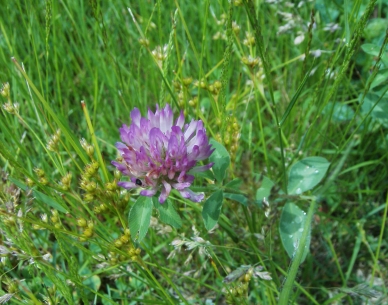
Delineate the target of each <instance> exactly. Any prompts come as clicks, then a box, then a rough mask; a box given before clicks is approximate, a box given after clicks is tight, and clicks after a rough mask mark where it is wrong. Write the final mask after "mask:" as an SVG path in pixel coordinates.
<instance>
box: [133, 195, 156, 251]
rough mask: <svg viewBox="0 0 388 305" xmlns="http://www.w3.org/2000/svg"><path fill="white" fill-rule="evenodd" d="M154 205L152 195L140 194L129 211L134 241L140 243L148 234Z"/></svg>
mask: <svg viewBox="0 0 388 305" xmlns="http://www.w3.org/2000/svg"><path fill="white" fill-rule="evenodd" d="M152 206H153V204H152V198H151V197H144V196H140V197H139V198H138V199H137V200H136V202H135V204H134V205H133V207H132V208H131V210H130V211H129V215H128V223H129V230H130V231H131V237H132V240H133V241H135V240H137V241H138V242H139V243H140V242H141V241H142V240H143V238H144V237H145V236H146V234H147V231H148V227H149V226H150V222H151V214H152Z"/></svg>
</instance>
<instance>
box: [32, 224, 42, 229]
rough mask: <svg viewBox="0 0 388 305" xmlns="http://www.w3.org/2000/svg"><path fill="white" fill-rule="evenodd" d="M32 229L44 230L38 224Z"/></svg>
mask: <svg viewBox="0 0 388 305" xmlns="http://www.w3.org/2000/svg"><path fill="white" fill-rule="evenodd" d="M32 228H33V229H34V230H41V229H43V227H41V226H40V225H38V224H36V223H34V224H33V225H32Z"/></svg>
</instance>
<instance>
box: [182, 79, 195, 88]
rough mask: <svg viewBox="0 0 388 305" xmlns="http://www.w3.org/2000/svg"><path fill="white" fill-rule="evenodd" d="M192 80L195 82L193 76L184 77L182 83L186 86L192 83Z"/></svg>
mask: <svg viewBox="0 0 388 305" xmlns="http://www.w3.org/2000/svg"><path fill="white" fill-rule="evenodd" d="M192 82H193V78H192V77H185V78H184V79H182V83H183V85H185V86H188V85H190V84H191V83H192Z"/></svg>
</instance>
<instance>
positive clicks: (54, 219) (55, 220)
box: [50, 216, 58, 223]
mask: <svg viewBox="0 0 388 305" xmlns="http://www.w3.org/2000/svg"><path fill="white" fill-rule="evenodd" d="M50 219H51V222H52V223H57V222H58V216H51V218H50Z"/></svg>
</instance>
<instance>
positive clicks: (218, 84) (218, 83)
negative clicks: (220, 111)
mask: <svg viewBox="0 0 388 305" xmlns="http://www.w3.org/2000/svg"><path fill="white" fill-rule="evenodd" d="M213 86H214V88H216V89H218V90H220V89H221V87H222V83H221V82H220V81H219V80H216V81H215V82H214V83H213Z"/></svg>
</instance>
